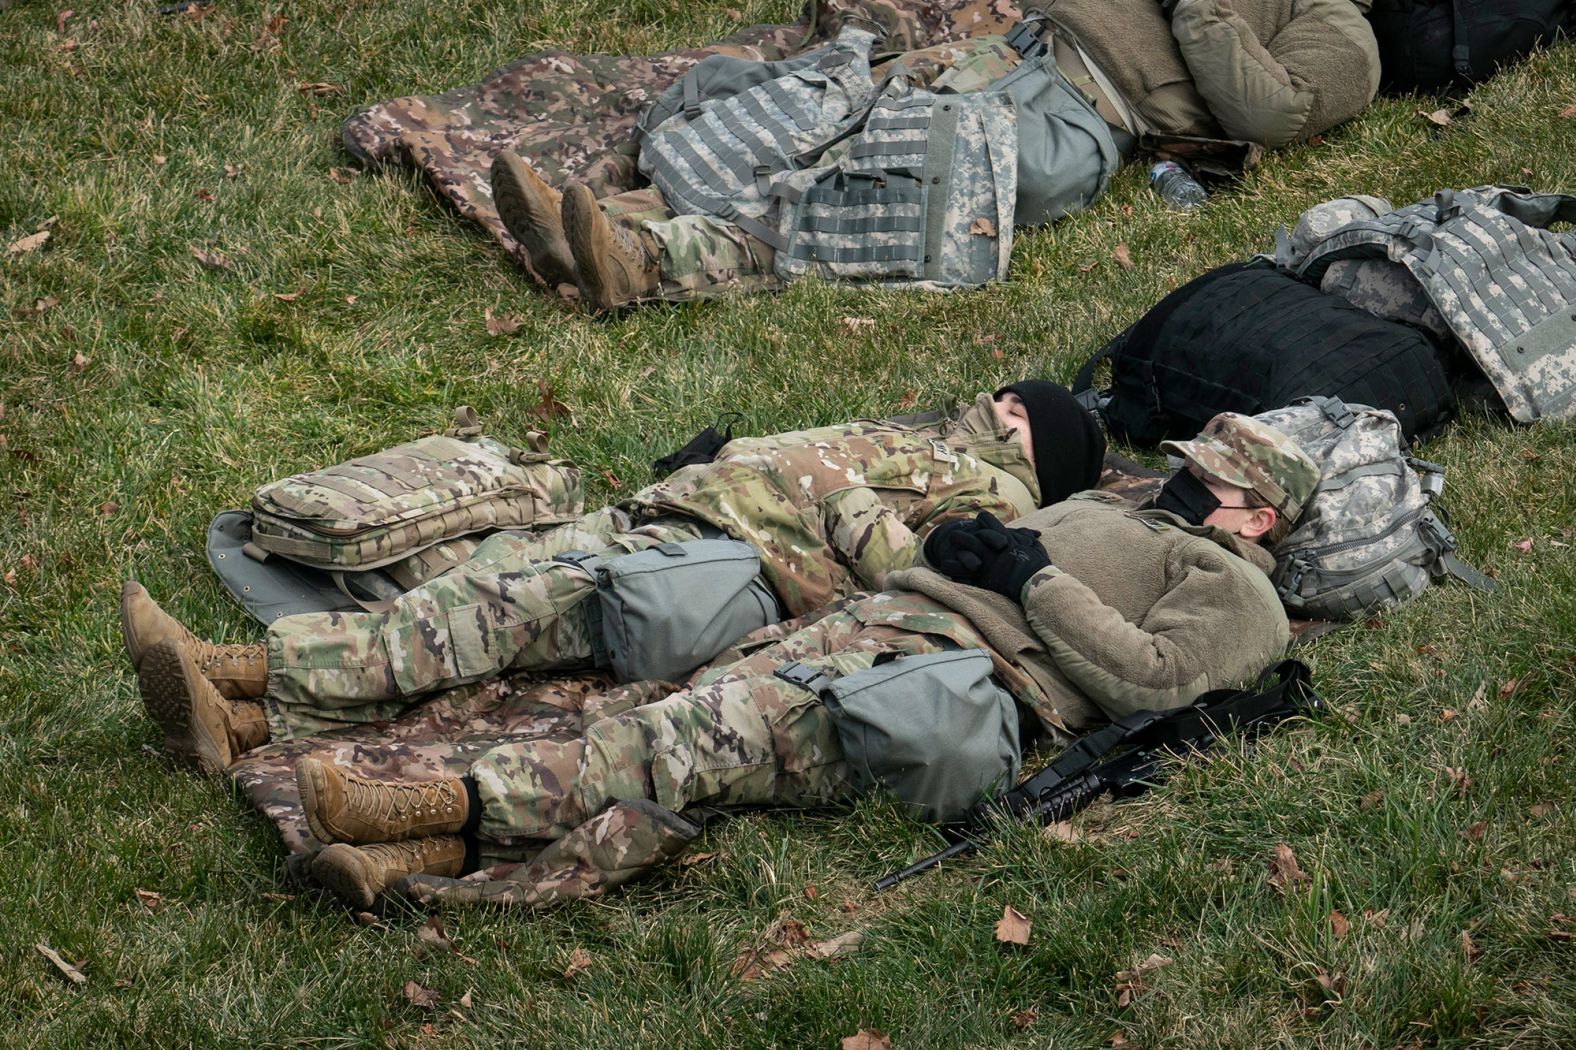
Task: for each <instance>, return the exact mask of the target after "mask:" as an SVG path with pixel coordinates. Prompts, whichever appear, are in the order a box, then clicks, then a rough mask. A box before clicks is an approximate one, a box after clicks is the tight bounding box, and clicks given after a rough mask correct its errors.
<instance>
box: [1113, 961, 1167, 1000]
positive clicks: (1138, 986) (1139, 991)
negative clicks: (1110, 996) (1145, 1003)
mask: <svg viewBox="0 0 1576 1050" xmlns="http://www.w3.org/2000/svg"><path fill="white" fill-rule="evenodd" d="M1171 963H1172V959H1171V957H1170V956H1167V955H1161V954H1160V953H1159V952H1155V953H1153V954H1152V955H1150V956H1149V958H1147V959H1145V960H1144V961H1143V962H1141V963H1139V964H1138V965H1137V966H1135V967H1133V968H1132V969H1130V970H1118V971H1116V977H1115V978H1114V980H1115V981H1116V1008H1117V1009H1118V1010H1125V1009H1127V1007H1129V1006H1130V1005H1132V1002H1133V1000H1134V999H1136V998H1138V997H1139V996H1140V995H1143V994H1144V993H1145V992H1147V991H1150V986H1149V982H1148V980H1147V978H1148V977H1149V975H1150V974H1152V973H1154V972H1155V971H1156V970H1158V969H1160V968H1161V967H1162V966H1170V965H1171Z"/></svg>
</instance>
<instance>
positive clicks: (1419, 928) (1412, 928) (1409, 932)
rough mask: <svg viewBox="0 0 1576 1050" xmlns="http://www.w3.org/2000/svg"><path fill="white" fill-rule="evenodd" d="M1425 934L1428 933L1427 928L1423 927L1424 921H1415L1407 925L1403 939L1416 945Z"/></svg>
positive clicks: (1402, 935)
mask: <svg viewBox="0 0 1576 1050" xmlns="http://www.w3.org/2000/svg"><path fill="white" fill-rule="evenodd" d="M1425 932H1427V927H1425V926H1424V925H1423V920H1422V919H1413V920H1412V921H1411V922H1409V923H1407V924H1406V929H1405V930H1403V931H1401V939H1402V940H1403V941H1409V942H1411V943H1413V944H1415V943H1417V942H1418V941H1420V940H1422V939H1423V934H1424V933H1425Z"/></svg>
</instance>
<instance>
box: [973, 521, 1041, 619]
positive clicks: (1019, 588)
mask: <svg viewBox="0 0 1576 1050" xmlns="http://www.w3.org/2000/svg"><path fill="white" fill-rule="evenodd" d="M973 524H974V526H975V529H974V532H973V534H972V538H973V539H974V541H975V542H976V543H978V544H979V545H980V546H981V547H983V548H984V549H985V550H986V551H988V552H989V553H988V554H987V555H986V556H985V557H984V558H983V559H982V564H981V566H980V568H979V570H978V571H977V572H976V573H975V578H974V579H973V580H970V581H968V582H970V583H973V584H974V585H975V586H976V587H984V588H985V589H986V590H991V591H995V592H996V593H997V594H1000V595H1002V596H1003V597H1006V598H1011V599H1012V600H1013V601H1019V600H1021V599H1022V596H1023V585H1024V584H1026V583H1028V582H1029V577H1031V576H1033V575H1034V574H1035V573H1037V572H1039V571H1040V570H1041V569H1043V568H1045V567H1046V566H1047V565H1049V564H1051V556H1050V555H1049V554H1047V553H1045V548H1044V546H1042V545H1041V543H1040V534H1039V533H1037V532H1035V531H1034V530H1033V529H1009V528H1007V527H1006V526H1005V525H1003V524H1002V523H1001V522H999V521H997V520H996V518H995V517H994V516H993V515H991V514H990V513H988V512H986V511H981V512H980V514H979V516H978V517H977V518H975V519H974V523H973Z"/></svg>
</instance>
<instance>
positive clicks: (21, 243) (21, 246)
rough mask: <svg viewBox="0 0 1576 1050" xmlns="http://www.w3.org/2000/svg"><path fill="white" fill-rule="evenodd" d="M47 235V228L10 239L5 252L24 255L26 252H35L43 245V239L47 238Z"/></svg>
mask: <svg viewBox="0 0 1576 1050" xmlns="http://www.w3.org/2000/svg"><path fill="white" fill-rule="evenodd" d="M49 236H50V234H49V231H48V230H39V231H38V232H37V233H30V234H28V235H27V236H26V237H22V238H20V239H18V240H15V241H12V242H11V243H10V244H9V245H8V246H7V247H6V250H5V253H6V254H7V255H26V254H27V253H28V252H36V251H38V249H40V248H42V247H43V246H44V242H45V241H47V240H49Z"/></svg>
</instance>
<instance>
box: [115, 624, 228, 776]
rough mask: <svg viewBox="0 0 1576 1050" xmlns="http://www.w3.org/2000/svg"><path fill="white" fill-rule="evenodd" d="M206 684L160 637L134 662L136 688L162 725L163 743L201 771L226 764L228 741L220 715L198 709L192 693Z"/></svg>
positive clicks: (176, 649) (174, 647) (178, 651)
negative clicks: (137, 663) (138, 662)
mask: <svg viewBox="0 0 1576 1050" xmlns="http://www.w3.org/2000/svg"><path fill="white" fill-rule="evenodd" d="M203 686H207V687H208V688H210V689H211V688H212V686H209V685H208V681H207V679H205V678H203V677H202V675H201V673H200V672H198V670H197V667H196V665H195V664H193V663H192V662H191V660H190V659H187V658H186V657H185V655H184V654H183V653H182V652H181V649H180V645H179V643H178V642H175V641H173V640H169V639H167V640H165V641H162V642H160V643H158V644H157V645H154V646H152V647H150V648H149V649H148V651H147V652H145V653H144V654H143V656H142V666H140V667H139V668H137V688H138V691H139V692H141V693H142V703H143V706H144V707H145V708H147V711H148V716H149V717H150V718H152V719H153V721H154V722H156V723H158V725H159V728H161V729H163V730H164V749H165V750H166V751H168V752H169V753H170V755H171V756H173V757H174V758H176V759H178V760H179V761H181V762H182V763H184V764H186V765H190V766H194V767H196V768H197V769H199V770H201V771H202V772H204V773H214V774H218V773H223V772H224V771H225V769H226V768H228V767H229V765H230V759H231V755H230V744H229V739H228V735H227V733H226V732H225V727H224V724H223V722H222V721H219V719H218V716H216V715H215V714H214V713H213V712H211V711H205V710H199V706H200V705H199V704H198V702H197V701H196V700H195V699H194V697H195V696H196V695H197V693H198V692H199V690H200V688H201V687H203Z"/></svg>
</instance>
